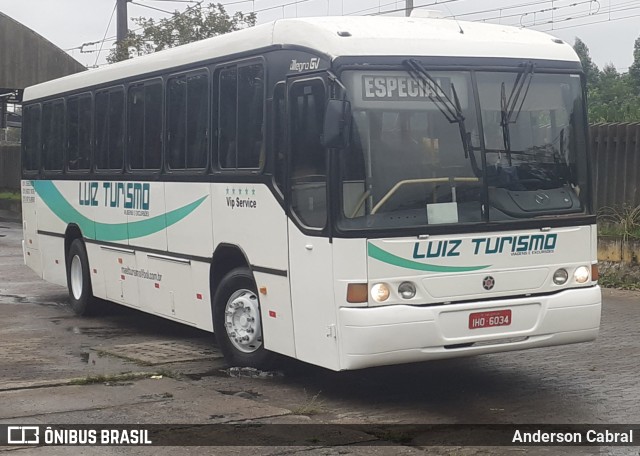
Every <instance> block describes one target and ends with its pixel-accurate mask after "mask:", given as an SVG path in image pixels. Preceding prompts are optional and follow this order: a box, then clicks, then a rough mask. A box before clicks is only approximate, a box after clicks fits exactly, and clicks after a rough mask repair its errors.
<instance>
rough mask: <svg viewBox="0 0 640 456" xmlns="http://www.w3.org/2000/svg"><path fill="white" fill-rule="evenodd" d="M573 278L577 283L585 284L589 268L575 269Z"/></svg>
mask: <svg viewBox="0 0 640 456" xmlns="http://www.w3.org/2000/svg"><path fill="white" fill-rule="evenodd" d="M573 278H574V279H576V282H578V283H585V282H586V281H587V280H589V268H588V267H586V266H580V267H579V268H578V269H576V272H574V273H573Z"/></svg>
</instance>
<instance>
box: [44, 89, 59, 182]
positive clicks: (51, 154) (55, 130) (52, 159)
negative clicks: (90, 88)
mask: <svg viewBox="0 0 640 456" xmlns="http://www.w3.org/2000/svg"><path fill="white" fill-rule="evenodd" d="M63 141H64V101H63V100H62V99H59V100H54V101H49V102H46V103H43V104H42V145H43V147H42V164H43V168H44V169H45V170H49V171H61V170H62V163H63V156H64V147H63Z"/></svg>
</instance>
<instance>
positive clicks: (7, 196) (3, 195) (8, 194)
mask: <svg viewBox="0 0 640 456" xmlns="http://www.w3.org/2000/svg"><path fill="white" fill-rule="evenodd" d="M20 199H21V198H20V192H12V191H8V190H3V191H0V200H8V201H20Z"/></svg>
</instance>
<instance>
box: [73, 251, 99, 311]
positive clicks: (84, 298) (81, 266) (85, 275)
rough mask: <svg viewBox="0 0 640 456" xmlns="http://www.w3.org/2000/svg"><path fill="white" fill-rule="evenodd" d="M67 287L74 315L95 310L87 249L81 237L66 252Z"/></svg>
mask: <svg viewBox="0 0 640 456" xmlns="http://www.w3.org/2000/svg"><path fill="white" fill-rule="evenodd" d="M67 287H68V288H69V302H70V304H71V308H72V309H73V311H74V312H75V313H76V315H91V314H92V313H93V312H94V311H95V301H96V299H95V297H94V296H93V289H92V288H91V274H90V272H89V260H88V258H87V249H86V248H85V246H84V242H83V241H82V239H76V240H74V241H73V242H72V243H71V247H69V252H68V253H67Z"/></svg>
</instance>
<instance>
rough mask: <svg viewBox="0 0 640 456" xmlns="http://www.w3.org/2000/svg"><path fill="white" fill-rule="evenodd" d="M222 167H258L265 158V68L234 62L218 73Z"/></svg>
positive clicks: (259, 65) (219, 136)
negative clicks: (231, 65) (235, 63)
mask: <svg viewBox="0 0 640 456" xmlns="http://www.w3.org/2000/svg"><path fill="white" fill-rule="evenodd" d="M218 88H219V94H218V97H219V100H220V105H219V113H218V151H219V162H220V167H221V168H223V169H224V168H226V169H257V168H261V167H262V165H263V161H264V134H263V124H264V68H263V66H262V64H252V65H244V66H242V65H238V66H236V65H234V66H233V67H228V68H224V69H222V70H220V72H219V73H218Z"/></svg>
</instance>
